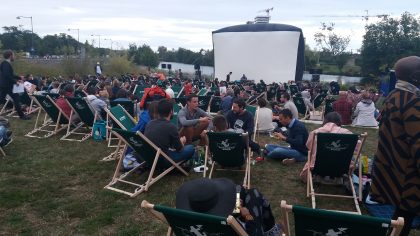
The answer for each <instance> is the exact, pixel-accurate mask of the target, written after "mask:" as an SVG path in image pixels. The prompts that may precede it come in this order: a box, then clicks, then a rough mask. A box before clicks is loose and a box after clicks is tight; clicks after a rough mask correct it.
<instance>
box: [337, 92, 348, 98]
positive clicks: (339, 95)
mask: <svg viewBox="0 0 420 236" xmlns="http://www.w3.org/2000/svg"><path fill="white" fill-rule="evenodd" d="M338 97H339V98H340V99H345V98H347V92H346V91H340V92H338Z"/></svg>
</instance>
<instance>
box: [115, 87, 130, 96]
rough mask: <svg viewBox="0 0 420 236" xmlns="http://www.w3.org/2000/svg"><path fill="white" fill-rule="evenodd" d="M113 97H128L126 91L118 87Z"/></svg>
mask: <svg viewBox="0 0 420 236" xmlns="http://www.w3.org/2000/svg"><path fill="white" fill-rule="evenodd" d="M115 98H128V92H127V90H125V89H120V90H118V92H117V95H115Z"/></svg>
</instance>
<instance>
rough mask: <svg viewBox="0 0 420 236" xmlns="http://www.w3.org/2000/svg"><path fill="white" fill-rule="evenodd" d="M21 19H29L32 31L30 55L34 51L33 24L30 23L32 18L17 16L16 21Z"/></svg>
mask: <svg viewBox="0 0 420 236" xmlns="http://www.w3.org/2000/svg"><path fill="white" fill-rule="evenodd" d="M22 18H28V19H31V30H32V34H31V53H32V54H33V52H34V51H35V49H34V24H33V22H32V16H17V17H16V19H18V20H20V19H22Z"/></svg>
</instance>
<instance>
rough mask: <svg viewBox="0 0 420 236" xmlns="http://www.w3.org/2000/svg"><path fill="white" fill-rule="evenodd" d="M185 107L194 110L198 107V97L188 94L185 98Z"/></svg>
mask: <svg viewBox="0 0 420 236" xmlns="http://www.w3.org/2000/svg"><path fill="white" fill-rule="evenodd" d="M187 105H188V108H190V109H196V108H197V107H198V96H197V95H196V94H190V95H188V96H187Z"/></svg>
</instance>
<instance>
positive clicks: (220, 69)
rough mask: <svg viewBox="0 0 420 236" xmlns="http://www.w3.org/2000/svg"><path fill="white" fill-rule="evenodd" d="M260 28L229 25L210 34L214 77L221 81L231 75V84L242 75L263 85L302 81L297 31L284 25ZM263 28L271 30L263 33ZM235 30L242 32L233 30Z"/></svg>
mask: <svg viewBox="0 0 420 236" xmlns="http://www.w3.org/2000/svg"><path fill="white" fill-rule="evenodd" d="M261 25H266V26H265V27H264V26H259V25H257V24H254V25H249V26H248V25H242V26H233V27H227V28H224V29H221V30H218V31H215V32H213V47H214V68H215V77H216V78H219V80H225V79H226V75H227V74H228V73H229V72H232V75H231V76H230V79H231V81H234V80H239V79H240V78H241V77H242V75H243V74H245V76H246V77H247V78H248V79H252V80H255V81H259V80H261V79H262V80H264V81H265V82H266V83H271V82H287V81H289V80H293V81H300V80H301V79H302V75H303V64H304V63H303V50H304V46H303V36H302V32H301V30H300V29H299V28H296V27H293V26H288V25H279V24H261ZM267 25H268V26H272V27H268V30H267ZM273 26H274V27H273ZM279 26H286V28H282V27H279ZM235 27H242V29H245V30H244V31H240V30H241V29H240V28H239V29H238V28H236V30H235ZM232 29H234V30H232ZM270 29H271V30H270ZM279 29H280V30H279ZM282 29H283V30H282ZM246 30H248V31H246ZM300 54H301V55H300Z"/></svg>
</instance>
